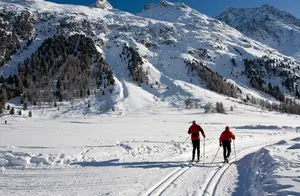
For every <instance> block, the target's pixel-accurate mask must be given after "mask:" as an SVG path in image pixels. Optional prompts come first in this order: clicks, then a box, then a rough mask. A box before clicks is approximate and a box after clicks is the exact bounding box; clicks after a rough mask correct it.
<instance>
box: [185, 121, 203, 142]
mask: <svg viewBox="0 0 300 196" xmlns="http://www.w3.org/2000/svg"><path fill="white" fill-rule="evenodd" d="M199 132H201V134H202V136H203V137H204V138H205V134H204V131H203V129H202V128H201V127H200V125H198V124H196V123H195V124H192V125H191V126H190V128H189V131H188V133H189V134H191V140H200V134H199Z"/></svg>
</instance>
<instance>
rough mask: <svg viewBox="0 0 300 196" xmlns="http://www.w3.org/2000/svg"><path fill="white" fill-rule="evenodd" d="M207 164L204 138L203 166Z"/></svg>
mask: <svg viewBox="0 0 300 196" xmlns="http://www.w3.org/2000/svg"><path fill="white" fill-rule="evenodd" d="M204 164H205V138H204V142H203V166H204Z"/></svg>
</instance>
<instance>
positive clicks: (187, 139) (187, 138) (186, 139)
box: [182, 135, 190, 144]
mask: <svg viewBox="0 0 300 196" xmlns="http://www.w3.org/2000/svg"><path fill="white" fill-rule="evenodd" d="M189 137H190V136H189V135H188V136H187V138H186V139H185V140H184V142H182V144H184V143H185V142H186V140H188V139H189Z"/></svg>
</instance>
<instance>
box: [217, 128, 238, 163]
mask: <svg viewBox="0 0 300 196" xmlns="http://www.w3.org/2000/svg"><path fill="white" fill-rule="evenodd" d="M231 139H233V140H235V135H234V134H233V133H232V132H231V131H230V128H229V127H228V126H227V127H226V128H225V131H223V132H222V134H221V136H220V147H221V146H222V145H223V157H224V163H225V162H227V163H228V158H229V156H230V153H231ZM226 151H227V154H226Z"/></svg>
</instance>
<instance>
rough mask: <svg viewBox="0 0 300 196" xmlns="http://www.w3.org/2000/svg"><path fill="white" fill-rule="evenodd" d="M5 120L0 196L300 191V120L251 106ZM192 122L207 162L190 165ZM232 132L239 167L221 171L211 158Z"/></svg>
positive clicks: (0, 153)
mask: <svg viewBox="0 0 300 196" xmlns="http://www.w3.org/2000/svg"><path fill="white" fill-rule="evenodd" d="M1 119H2V120H3V121H4V119H6V120H8V124H4V123H3V124H2V123H1V124H0V134H1V137H0V166H1V167H0V168H1V170H0V172H1V173H0V182H1V183H0V195H5V196H6V195H12V196H15V195H226V194H227V195H231V194H232V193H233V194H235V195H241V194H242V192H244V191H250V193H251V194H250V195H255V194H253V191H259V192H258V194H256V195H263V193H274V194H276V193H278V194H281V195H286V194H285V193H297V192H298V194H299V188H297V186H298V187H299V177H298V175H297V174H298V172H299V170H298V169H297V167H298V164H299V162H300V159H299V153H297V151H298V150H297V149H298V148H299V145H300V143H299V139H294V138H297V137H299V133H298V132H299V131H300V127H298V126H299V117H297V116H289V115H282V114H277V113H269V112H261V111H255V110H252V111H251V110H250V107H249V108H248V109H247V108H243V109H238V108H237V109H236V110H235V111H233V112H231V113H229V114H227V115H221V114H205V113H203V111H202V110H199V109H193V110H178V109H176V108H174V109H172V108H169V107H159V108H155V107H153V108H152V110H151V111H147V110H146V109H145V110H144V111H143V112H142V111H140V112H138V113H131V114H128V115H114V114H111V115H108V114H106V115H100V116H85V117H83V116H81V117H80V116H77V117H73V118H71V117H69V118H67V117H61V118H41V117H35V118H33V119H29V118H21V117H19V118H18V117H7V116H4V117H2V118H1ZM192 120H196V121H197V122H198V123H200V125H201V126H202V127H203V129H204V131H205V133H206V135H207V138H206V140H205V160H204V159H203V157H202V159H201V163H198V164H196V165H194V166H192V167H191V166H190V165H188V162H187V161H188V160H190V159H191V144H190V141H189V140H188V141H187V142H185V143H183V142H184V140H185V139H186V137H187V136H188V135H187V129H188V127H189V126H190V122H191V121H192ZM227 125H228V126H230V127H231V129H232V131H233V132H234V133H235V134H236V137H237V139H236V142H235V149H236V157H237V160H238V162H237V164H230V165H227V166H224V167H221V168H220V167H219V163H220V161H221V160H222V152H221V151H219V153H218V156H217V158H216V160H215V163H211V161H212V159H213V157H214V156H215V154H216V152H217V150H218V149H219V146H218V137H219V135H220V133H221V131H223V129H224V128H225V126H227ZM293 139H294V140H293ZM278 142H279V143H278ZM275 143H277V144H275ZM203 144H204V140H203V139H202V140H201V154H202V153H203ZM202 155H203V154H202ZM231 157H232V159H231V162H232V161H234V160H235V153H234V151H233V153H232V156H231ZM203 161H205V164H204V165H203ZM245 183H247V187H248V189H247V188H245V186H244V185H245ZM241 191H242V192H241ZM251 191H252V192H251ZM292 195H295V194H292Z"/></svg>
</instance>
